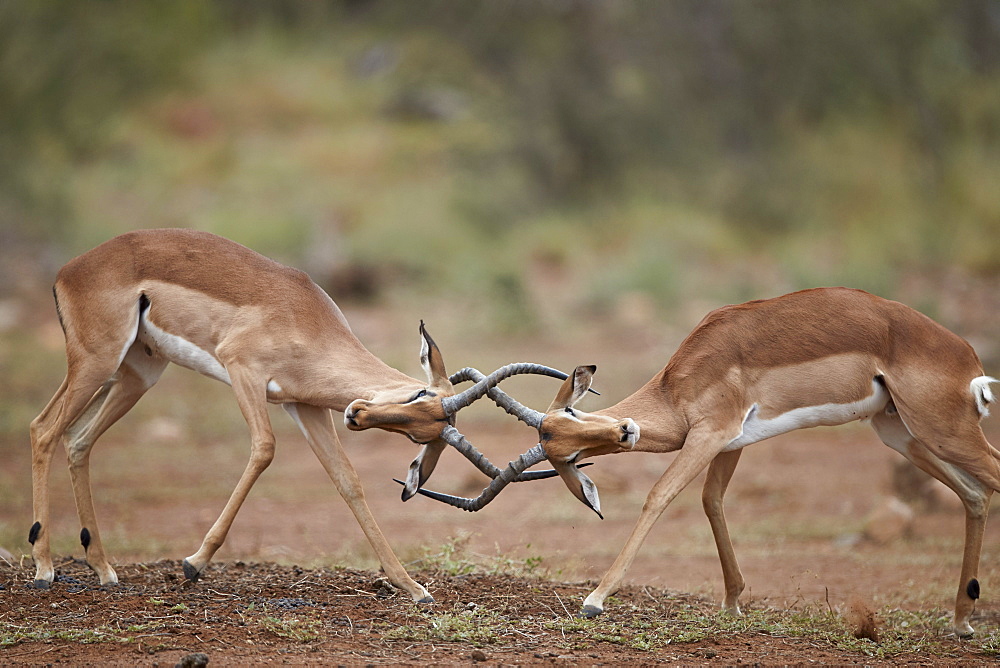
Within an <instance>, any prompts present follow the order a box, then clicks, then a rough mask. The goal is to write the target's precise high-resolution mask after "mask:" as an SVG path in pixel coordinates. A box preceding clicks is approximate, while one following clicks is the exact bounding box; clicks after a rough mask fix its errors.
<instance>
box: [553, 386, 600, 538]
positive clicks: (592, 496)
mask: <svg viewBox="0 0 1000 668" xmlns="http://www.w3.org/2000/svg"><path fill="white" fill-rule="evenodd" d="M584 392H586V390H584ZM549 463H550V464H552V468H554V469H555V470H556V471H558V472H559V476H560V477H561V478H562V479H563V482H564V483H566V487H568V488H569V491H571V492H572V493H573V496H575V497H576V498H578V499H580V501H582V502H583V505H585V506H587V507H588V508H590V509H591V510H593V511H594V512H595V513H597V516H598V517H600V518H601V519H602V520H603V519H604V515H602V514H601V499H600V497H599V496H598V494H597V485H595V484H594V481H593V480H591V479H590V478H588V477H587V476H586V475H584V473H583V472H582V471H581V470H580V469H579V468H578V467H577V466H576V465H575V464H563V463H559V464H557V463H556V462H553V461H551V460H550V461H549Z"/></svg>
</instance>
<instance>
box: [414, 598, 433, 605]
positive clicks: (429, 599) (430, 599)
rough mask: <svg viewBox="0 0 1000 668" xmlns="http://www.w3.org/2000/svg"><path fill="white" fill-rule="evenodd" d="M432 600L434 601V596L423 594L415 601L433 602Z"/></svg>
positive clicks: (422, 602)
mask: <svg viewBox="0 0 1000 668" xmlns="http://www.w3.org/2000/svg"><path fill="white" fill-rule="evenodd" d="M433 602H434V597H433V596H425V597H423V598H422V599H420V600H419V601H417V603H421V604H426V603H433Z"/></svg>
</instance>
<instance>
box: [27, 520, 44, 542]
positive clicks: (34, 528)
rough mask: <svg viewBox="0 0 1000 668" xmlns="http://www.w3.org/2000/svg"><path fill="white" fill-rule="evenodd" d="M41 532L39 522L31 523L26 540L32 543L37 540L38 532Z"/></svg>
mask: <svg viewBox="0 0 1000 668" xmlns="http://www.w3.org/2000/svg"><path fill="white" fill-rule="evenodd" d="M41 532H42V523H41V522H35V523H34V524H32V525H31V531H29V532H28V542H29V543H31V544H32V545H34V544H35V541H36V540H38V534H40V533H41Z"/></svg>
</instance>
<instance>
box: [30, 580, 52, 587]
mask: <svg viewBox="0 0 1000 668" xmlns="http://www.w3.org/2000/svg"><path fill="white" fill-rule="evenodd" d="M51 586H52V583H51V582H49V581H48V580H35V581H34V582H32V583H31V588H32V589H48V588H49V587H51Z"/></svg>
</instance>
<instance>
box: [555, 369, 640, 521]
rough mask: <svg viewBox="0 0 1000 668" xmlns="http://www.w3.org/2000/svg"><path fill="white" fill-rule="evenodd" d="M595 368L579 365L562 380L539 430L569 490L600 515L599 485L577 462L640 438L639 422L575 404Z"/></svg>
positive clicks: (620, 447)
mask: <svg viewBox="0 0 1000 668" xmlns="http://www.w3.org/2000/svg"><path fill="white" fill-rule="evenodd" d="M596 371H597V367H596V366H578V367H577V368H576V370H575V371H574V372H573V374H572V375H571V376H570V377H569V378H567V379H566V380H565V381H563V384H562V387H560V388H559V392H558V393H557V394H556V398H555V399H554V400H553V401H552V404H551V405H550V406H549V409H548V410H547V411H546V412H545V418H544V419H543V420H542V426H541V427H540V428H539V430H538V433H539V437H540V443H541V445H542V448H543V449H544V450H545V455H546V458H547V459H548V460H549V463H550V464H552V468H554V469H555V470H556V471H558V472H559V476H560V477H561V478H562V479H563V482H565V483H566V487H568V488H569V491H571V492H572V493H573V495H574V496H575V497H576V498H578V499H580V501H582V502H583V503H584V504H585V505H586V506H587V507H589V508H591V509H592V510H593V511H594V512H596V513H597V514H598V515H600V514H601V503H600V499H599V498H598V495H597V486H596V485H594V483H593V481H592V480H591V479H590V478H588V477H587V476H586V475H584V474H583V472H581V471H580V469H579V468H577V466H576V464H577V463H578V462H579V461H580V460H582V459H584V458H586V457H594V456H596V455H606V454H608V453H611V452H618V451H620V450H623V449H625V450H631V449H632V447H634V446H635V443H636V441H638V440H639V425H637V424H636V423H635V422H634V421H633V420H631V419H630V418H625V419H623V420H619V419H617V418H613V417H608V416H606V415H595V414H593V413H584V412H583V411H580V410H577V409H575V408H574V407H573V406H574V405H575V404H576V403H577V402H578V401H580V399H582V398H583V396H584V395H585V394H586V393H587V390H589V389H590V384H591V382H592V381H593V377H594V372H596Z"/></svg>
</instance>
